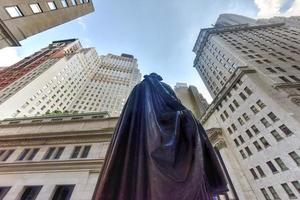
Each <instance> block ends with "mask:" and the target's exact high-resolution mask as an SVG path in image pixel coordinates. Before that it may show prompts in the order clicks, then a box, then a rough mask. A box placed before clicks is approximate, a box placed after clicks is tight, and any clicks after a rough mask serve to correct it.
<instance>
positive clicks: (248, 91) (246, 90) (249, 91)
mask: <svg viewBox="0 0 300 200" xmlns="http://www.w3.org/2000/svg"><path fill="white" fill-rule="evenodd" d="M244 91H245V92H246V93H247V94H248V95H249V96H250V95H251V94H252V93H253V92H252V91H251V90H250V89H249V88H248V87H245V88H244Z"/></svg>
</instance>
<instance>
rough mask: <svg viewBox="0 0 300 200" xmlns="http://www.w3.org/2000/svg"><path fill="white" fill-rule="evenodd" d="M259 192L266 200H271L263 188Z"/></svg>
mask: <svg viewBox="0 0 300 200" xmlns="http://www.w3.org/2000/svg"><path fill="white" fill-rule="evenodd" d="M260 191H261V192H262V194H263V195H264V197H265V199H266V200H271V198H270V196H269V195H268V193H267V190H266V189H265V188H261V189H260Z"/></svg>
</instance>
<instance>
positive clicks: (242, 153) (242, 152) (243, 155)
mask: <svg viewBox="0 0 300 200" xmlns="http://www.w3.org/2000/svg"><path fill="white" fill-rule="evenodd" d="M240 154H241V156H242V157H243V159H246V158H247V156H246V154H245V153H244V151H243V150H240Z"/></svg>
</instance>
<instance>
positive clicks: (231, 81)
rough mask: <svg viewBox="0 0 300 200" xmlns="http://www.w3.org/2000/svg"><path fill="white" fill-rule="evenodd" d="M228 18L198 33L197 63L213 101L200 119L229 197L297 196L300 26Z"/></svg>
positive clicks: (298, 170) (299, 172) (299, 189)
mask: <svg viewBox="0 0 300 200" xmlns="http://www.w3.org/2000/svg"><path fill="white" fill-rule="evenodd" d="M236 21H244V19H241V20H236ZM227 22H228V23H226V24H224V25H223V26H216V27H214V28H208V29H202V30H201V32H200V34H199V37H198V39H197V42H196V44H195V47H194V52H195V53H196V58H195V61H194V67H195V68H196V70H197V71H198V73H199V74H200V76H201V78H202V79H203V81H204V83H205V84H206V87H207V89H208V90H209V92H210V94H211V95H212V96H213V98H214V100H213V102H212V103H211V105H210V107H209V108H208V110H207V112H206V113H205V115H204V116H203V117H202V119H201V121H202V123H203V125H204V127H205V128H206V129H207V130H208V134H210V135H212V136H213V137H212V142H213V143H215V144H217V145H218V147H219V148H218V152H219V155H220V159H222V160H223V163H224V170H225V171H226V173H227V174H228V176H227V178H228V179H229V180H228V181H229V183H231V194H230V195H231V197H230V198H232V199H259V200H260V199H267V200H268V199H297V198H300V193H299V192H300V182H299V180H300V169H299V166H300V149H299V144H300V135H299V129H300V115H299V111H300V107H299V106H300V103H299V102H300V59H299V54H300V29H297V28H296V27H295V26H290V25H289V24H284V23H275V24H272V23H267V24H263V25H257V24H250V23H248V24H244V23H243V24H240V25H239V24H235V23H234V24H233V25H230V23H229V21H228V20H227Z"/></svg>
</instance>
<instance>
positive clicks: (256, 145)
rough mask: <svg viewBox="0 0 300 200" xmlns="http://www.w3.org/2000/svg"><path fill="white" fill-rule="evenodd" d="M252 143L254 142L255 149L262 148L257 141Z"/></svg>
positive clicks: (259, 149)
mask: <svg viewBox="0 0 300 200" xmlns="http://www.w3.org/2000/svg"><path fill="white" fill-rule="evenodd" d="M253 144H254V146H255V148H256V149H257V151H261V150H262V147H261V146H260V144H259V143H258V142H257V141H255V142H253Z"/></svg>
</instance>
